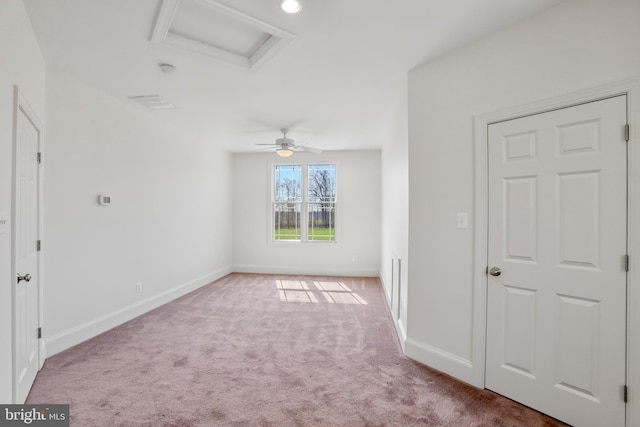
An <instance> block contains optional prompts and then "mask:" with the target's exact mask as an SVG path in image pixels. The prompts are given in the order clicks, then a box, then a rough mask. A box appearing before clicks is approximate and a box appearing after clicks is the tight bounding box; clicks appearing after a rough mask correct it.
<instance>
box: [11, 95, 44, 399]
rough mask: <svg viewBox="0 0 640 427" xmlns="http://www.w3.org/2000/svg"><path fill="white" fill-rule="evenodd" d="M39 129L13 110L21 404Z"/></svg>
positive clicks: (34, 270)
mask: <svg viewBox="0 0 640 427" xmlns="http://www.w3.org/2000/svg"><path fill="white" fill-rule="evenodd" d="M39 145H40V130H39V129H38V127H37V126H36V125H35V124H34V122H33V121H32V120H31V119H30V117H29V115H28V114H27V112H26V111H25V109H24V106H22V105H18V106H17V111H16V146H15V150H16V154H15V187H16V188H15V221H14V224H15V231H14V236H15V240H14V259H15V268H16V275H17V276H18V277H16V278H14V282H13V286H14V337H13V348H14V401H15V403H24V401H25V399H26V397H27V395H28V394H29V390H30V389H31V386H32V384H33V381H34V379H35V376H36V373H37V372H38V367H39V346H38V326H39V280H40V275H39V266H38V265H39V259H38V248H37V241H38V222H39V218H38V200H39V194H38V189H39V185H38V179H39V178H38V169H39V168H38V165H39V163H38V151H39Z"/></svg>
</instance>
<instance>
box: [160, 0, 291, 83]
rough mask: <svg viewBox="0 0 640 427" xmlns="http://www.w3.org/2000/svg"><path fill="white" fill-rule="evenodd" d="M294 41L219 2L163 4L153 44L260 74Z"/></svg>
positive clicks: (172, 1) (202, 0)
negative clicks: (274, 56) (260, 69)
mask: <svg viewBox="0 0 640 427" xmlns="http://www.w3.org/2000/svg"><path fill="white" fill-rule="evenodd" d="M294 37H295V36H294V35H293V34H291V33H289V32H287V31H284V30H282V29H280V28H277V27H274V26H273V25H270V24H267V23H266V22H263V21H261V20H259V19H257V18H254V17H252V16H250V15H247V14H245V13H243V12H240V11H238V10H236V9H233V8H231V7H229V6H226V5H224V4H222V3H219V2H217V1H215V0H162V1H161V3H160V7H159V9H158V16H157V18H156V23H155V25H154V28H153V32H152V34H151V41H152V42H154V43H161V44H167V45H170V46H173V47H177V48H180V49H184V50H188V51H191V52H195V53H199V54H202V55H206V56H209V57H212V58H215V59H217V60H219V61H222V62H225V63H228V64H233V65H236V66H239V67H242V68H246V69H249V70H256V69H257V68H258V67H259V66H260V65H262V64H263V63H264V62H266V61H267V60H268V59H269V58H271V57H272V56H273V55H274V54H275V53H276V52H277V51H278V50H280V49H282V47H283V46H284V45H286V44H287V43H288V42H289V41H291V40H293V38H294Z"/></svg>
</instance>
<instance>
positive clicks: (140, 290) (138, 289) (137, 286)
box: [136, 282, 142, 294]
mask: <svg viewBox="0 0 640 427" xmlns="http://www.w3.org/2000/svg"><path fill="white" fill-rule="evenodd" d="M140 292H142V282H138V283H136V294H139V293H140Z"/></svg>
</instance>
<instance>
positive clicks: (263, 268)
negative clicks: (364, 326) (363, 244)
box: [233, 264, 380, 277]
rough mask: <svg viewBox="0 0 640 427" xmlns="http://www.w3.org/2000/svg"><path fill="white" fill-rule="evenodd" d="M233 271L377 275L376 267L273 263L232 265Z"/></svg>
mask: <svg viewBox="0 0 640 427" xmlns="http://www.w3.org/2000/svg"><path fill="white" fill-rule="evenodd" d="M233 272H234V273H255V274H288V275H302V276H344V277H379V276H380V271H379V270H378V269H373V268H372V269H355V268H354V269H351V268H349V269H347V268H344V269H343V268H331V267H296V266H290V265H288V266H273V265H246V264H242V265H234V266H233Z"/></svg>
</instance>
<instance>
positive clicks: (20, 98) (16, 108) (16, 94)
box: [11, 85, 46, 404]
mask: <svg viewBox="0 0 640 427" xmlns="http://www.w3.org/2000/svg"><path fill="white" fill-rule="evenodd" d="M20 111H22V112H23V113H24V114H25V115H26V116H27V119H28V120H29V121H31V123H32V124H33V126H34V127H35V128H36V130H37V131H38V152H42V149H43V145H44V138H43V125H42V122H41V121H40V119H39V118H38V116H37V115H36V113H35V110H34V109H33V108H32V107H31V104H30V103H29V101H28V100H27V98H26V97H25V96H24V94H23V93H22V91H21V90H20V88H19V87H18V85H14V86H13V159H12V195H11V207H12V209H11V216H12V220H11V312H12V314H11V322H12V327H11V329H12V330H11V348H12V351H11V353H12V368H11V370H12V399H13V403H15V404H22V403H23V402H17V392H18V378H17V357H18V354H17V352H18V346H17V345H16V343H17V333H16V332H17V331H16V328H17V321H16V297H17V295H16V286H15V280H16V276H17V274H18V272H17V256H16V254H17V251H16V245H17V243H18V242H17V235H18V234H17V231H18V230H17V227H18V226H17V224H18V221H17V217H18V206H17V204H16V197H17V191H18V180H17V176H16V174H17V164H18V117H19V114H20ZM43 184H44V173H43V167H42V164H40V165H39V167H38V208H37V215H38V218H37V221H38V239H39V240H42V234H43V233H42V230H43V225H44V210H43V206H44V203H43V202H44V197H43V188H44V185H43ZM43 258H44V257H43V251H40V252H39V253H38V274H37V275H36V277H37V278H38V283H37V287H38V324H39V325H40V326H42V319H43V286H42V285H43V282H44V278H43V273H44V269H43V261H44V260H43ZM45 354H46V353H45V343H44V340H43V339H40V340H38V369H42V366H43V365H44V357H45Z"/></svg>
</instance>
